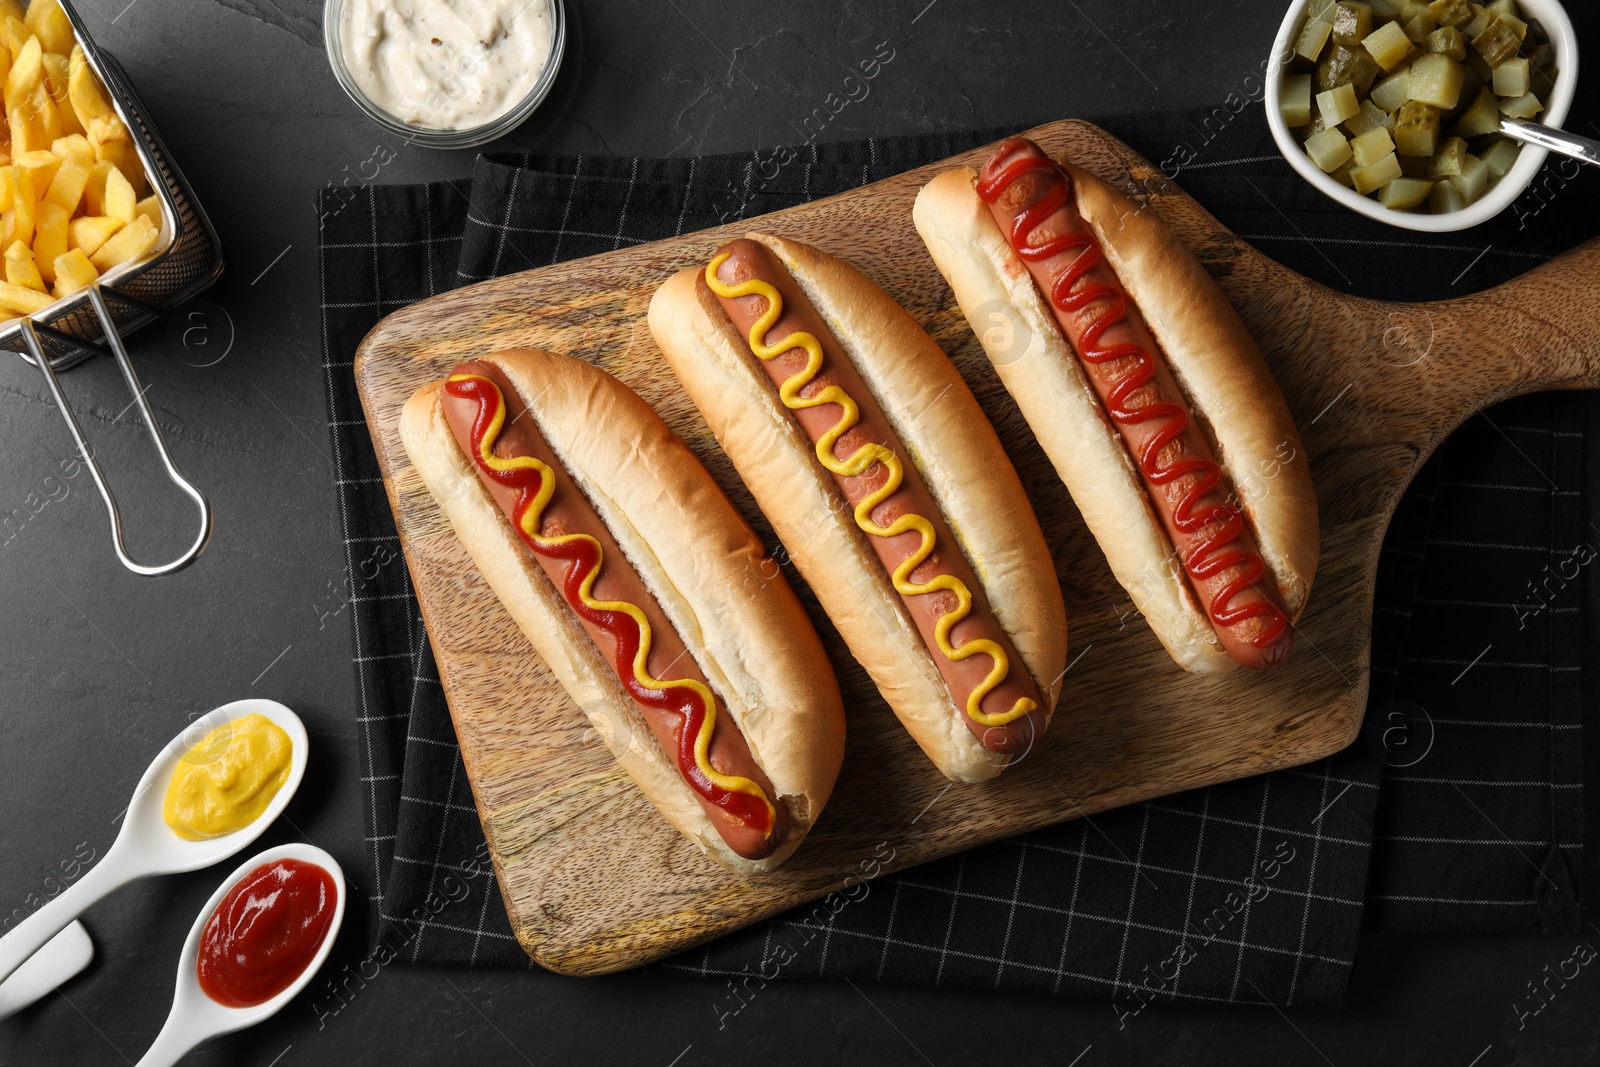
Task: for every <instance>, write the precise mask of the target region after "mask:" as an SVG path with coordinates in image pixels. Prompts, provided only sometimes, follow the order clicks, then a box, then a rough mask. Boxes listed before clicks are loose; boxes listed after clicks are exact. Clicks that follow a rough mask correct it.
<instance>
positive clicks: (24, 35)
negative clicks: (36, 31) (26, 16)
mask: <svg viewBox="0 0 1600 1067" xmlns="http://www.w3.org/2000/svg"><path fill="white" fill-rule="evenodd" d="M22 19H23V16H21V15H7V16H5V26H4V27H0V38H3V41H4V44H5V46H6V51H8V52H10V53H11V61H12V62H13V63H14V62H16V58H17V55H18V54H19V53H21V51H22V46H23V45H25V44H27V43H28V38H29V37H32V36H33V31H32V30H30V29H28V27H27V24H26V23H24V22H23V21H22Z"/></svg>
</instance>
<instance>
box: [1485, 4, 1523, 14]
mask: <svg viewBox="0 0 1600 1067" xmlns="http://www.w3.org/2000/svg"><path fill="white" fill-rule="evenodd" d="M1484 6H1485V7H1487V8H1488V9H1489V13H1490V14H1491V15H1510V16H1512V17H1513V18H1519V17H1521V15H1522V9H1521V8H1520V7H1518V6H1517V0H1490V2H1489V3H1488V4H1486V5H1484Z"/></svg>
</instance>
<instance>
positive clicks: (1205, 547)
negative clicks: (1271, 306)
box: [977, 146, 1289, 648]
mask: <svg viewBox="0 0 1600 1067" xmlns="http://www.w3.org/2000/svg"><path fill="white" fill-rule="evenodd" d="M1004 152H1005V146H1002V148H1001V150H1000V151H998V152H996V154H995V156H994V157H993V158H994V159H1003V158H1005V155H1004ZM991 166H992V163H991ZM1035 171H1048V172H1050V173H1051V174H1053V175H1054V176H1055V177H1057V178H1058V179H1059V181H1056V182H1052V183H1049V191H1048V192H1046V193H1045V195H1043V196H1041V197H1040V198H1039V199H1038V200H1037V201H1035V202H1034V203H1033V204H1032V205H1031V206H1029V207H1028V208H1027V210H1025V211H1023V212H1022V213H1021V214H1019V215H1018V216H1017V218H1016V221H1015V222H1014V223H1013V224H1012V226H1011V232H1010V233H1009V234H1007V235H1006V238H1007V240H1008V241H1009V242H1010V244H1011V248H1012V250H1013V251H1015V252H1016V254H1017V255H1018V256H1020V257H1021V258H1023V259H1026V260H1041V259H1049V258H1050V257H1052V256H1056V255H1060V254H1061V253H1062V252H1065V251H1068V250H1069V249H1073V248H1077V249H1081V251H1080V252H1079V253H1078V255H1077V257H1076V258H1074V259H1073V261H1072V262H1071V263H1070V264H1069V265H1068V266H1067V268H1066V269H1065V270H1063V271H1062V272H1061V275H1060V276H1059V277H1058V278H1056V280H1055V282H1054V283H1053V284H1052V285H1051V287H1050V300H1051V302H1052V303H1054V304H1055V306H1056V307H1058V308H1060V309H1061V310H1062V311H1065V312H1068V313H1074V314H1075V313H1077V312H1079V311H1082V310H1083V309H1085V308H1087V307H1089V306H1090V305H1091V304H1094V303H1095V302H1097V301H1104V302H1105V309H1104V310H1103V311H1101V312H1100V314H1099V315H1097V316H1096V317H1095V319H1094V321H1093V322H1091V323H1090V324H1089V325H1088V326H1087V327H1085V329H1084V331H1083V337H1082V340H1081V341H1080V342H1079V344H1078V346H1077V347H1078V354H1079V355H1080V356H1081V357H1082V358H1083V360H1084V362H1085V363H1093V364H1101V363H1110V362H1113V361H1115V360H1120V359H1130V360H1132V361H1133V365H1132V369H1130V370H1129V371H1128V372H1127V373H1126V374H1124V375H1123V376H1122V377H1121V378H1118V379H1117V380H1116V383H1115V384H1114V385H1113V386H1112V387H1111V389H1110V392H1109V395H1108V396H1107V397H1106V411H1107V414H1109V415H1110V416H1111V419H1112V421H1113V422H1116V423H1120V424H1123V425H1127V424H1130V423H1142V422H1145V421H1147V420H1149V419H1165V420H1167V421H1166V422H1165V424H1164V425H1162V426H1161V428H1160V429H1158V430H1156V432H1155V434H1154V436H1152V437H1151V438H1150V440H1149V442H1148V443H1146V445H1145V447H1144V449H1143V450H1142V451H1141V452H1140V453H1139V455H1138V456H1137V457H1136V458H1137V460H1138V463H1139V470H1140V471H1141V472H1142V473H1143V474H1144V476H1145V478H1146V479H1147V480H1148V481H1149V482H1150V484H1151V485H1167V484H1169V483H1171V482H1175V481H1177V480H1178V479H1180V478H1183V477H1185V476H1188V475H1193V476H1194V477H1193V480H1192V481H1190V483H1189V487H1188V489H1186V490H1185V491H1184V493H1183V496H1182V498H1181V499H1180V500H1179V502H1178V504H1177V506H1175V507H1174V508H1173V509H1172V521H1173V525H1175V526H1177V527H1178V529H1180V530H1182V531H1183V532H1184V533H1186V534H1190V535H1196V536H1199V535H1202V534H1203V533H1204V532H1205V531H1206V530H1208V529H1209V530H1210V531H1211V532H1210V534H1209V536H1202V537H1201V539H1200V540H1199V543H1198V544H1196V545H1195V546H1194V548H1193V550H1192V551H1191V552H1190V553H1189V556H1188V558H1187V559H1185V560H1184V561H1183V566H1184V569H1185V570H1187V571H1188V572H1189V576H1190V577H1191V578H1193V579H1195V580H1204V579H1207V578H1211V577H1214V576H1216V575H1218V574H1221V573H1222V572H1224V571H1226V570H1228V569H1229V568H1230V567H1238V568H1239V569H1240V570H1239V574H1238V576H1237V577H1235V578H1234V580H1233V581H1231V582H1228V583H1227V584H1226V585H1224V586H1223V588H1222V589H1221V590H1220V591H1219V592H1218V593H1217V595H1216V597H1214V598H1213V599H1212V601H1211V618H1212V621H1213V622H1214V623H1215V624H1217V625H1219V626H1233V625H1236V624H1238V623H1241V622H1244V621H1245V620H1247V619H1253V618H1257V617H1261V616H1265V617H1266V618H1267V622H1266V623H1265V624H1264V625H1263V626H1262V628H1261V630H1260V631H1259V632H1258V633H1257V634H1256V635H1255V636H1254V637H1252V638H1251V639H1250V643H1251V644H1252V645H1254V646H1255V647H1257V648H1265V647H1266V646H1268V645H1270V644H1272V643H1273V642H1274V641H1276V640H1278V638H1280V637H1282V636H1283V633H1284V631H1285V630H1287V629H1288V628H1289V619H1288V617H1287V616H1285V615H1284V613H1283V612H1282V611H1280V610H1279V609H1278V607H1277V605H1275V604H1273V603H1271V602H1270V601H1268V600H1267V599H1266V598H1262V599H1261V600H1257V601H1251V602H1249V603H1246V604H1241V605H1239V606H1238V607H1230V606H1229V605H1230V604H1231V602H1232V601H1233V599H1234V598H1235V597H1236V596H1238V595H1239V593H1240V592H1242V591H1243V590H1245V589H1248V588H1250V587H1251V586H1253V585H1255V584H1256V582H1258V581H1260V580H1261V577H1262V576H1263V575H1264V574H1265V573H1266V564H1265V563H1264V562H1262V559H1261V556H1260V555H1259V554H1257V553H1255V552H1249V551H1245V550H1243V549H1235V550H1234V551H1232V552H1224V551H1223V550H1224V549H1226V548H1227V547H1228V546H1229V545H1231V544H1233V542H1235V541H1237V540H1238V539H1239V535H1240V533H1242V532H1243V530H1244V516H1243V515H1242V514H1240V512H1239V509H1238V508H1236V507H1234V506H1233V505H1231V504H1228V503H1226V502H1221V503H1217V504H1213V505H1211V506H1209V507H1206V508H1204V509H1203V510H1201V503H1200V502H1201V501H1202V500H1204V499H1205V497H1206V496H1207V495H1208V494H1210V493H1211V492H1212V491H1213V490H1215V489H1216V488H1217V487H1219V486H1220V485H1221V484H1222V469H1221V468H1220V467H1218V466H1217V464H1216V462H1215V461H1214V460H1210V459H1207V458H1205V457H1203V456H1194V455H1189V454H1188V453H1187V449H1186V448H1184V447H1183V441H1182V437H1183V435H1184V432H1185V431H1186V430H1187V429H1188V427H1189V413H1188V411H1187V410H1185V408H1184V406H1183V405H1182V404H1178V403H1175V402H1173V401H1171V400H1159V399H1158V400H1153V401H1151V402H1150V403H1147V404H1142V405H1140V406H1138V407H1130V406H1129V404H1128V401H1129V398H1130V397H1132V396H1133V394H1134V393H1136V392H1137V391H1138V390H1139V389H1141V388H1143V387H1144V386H1146V385H1148V384H1150V382H1151V380H1152V379H1154V377H1155V361H1154V360H1153V359H1152V358H1151V356H1150V353H1148V352H1146V351H1145V350H1144V349H1143V348H1142V347H1140V346H1139V345H1136V344H1132V343H1124V344H1110V345H1106V344H1101V342H1100V338H1101V336H1102V335H1103V334H1104V333H1105V332H1106V331H1107V330H1109V329H1111V328H1112V327H1113V326H1115V325H1116V324H1117V323H1119V322H1121V321H1122V320H1123V319H1124V318H1125V317H1126V316H1127V313H1128V301H1127V298H1126V296H1125V295H1124V294H1123V293H1120V292H1118V291H1117V290H1116V289H1115V288H1113V287H1112V286H1109V285H1104V284H1094V283H1089V282H1083V277H1084V275H1085V274H1087V273H1088V272H1089V271H1091V270H1093V269H1094V268H1095V267H1097V266H1099V264H1100V262H1101V261H1102V260H1103V259H1104V258H1105V252H1104V251H1103V250H1102V249H1101V247H1100V245H1099V243H1098V242H1097V241H1096V240H1095V239H1094V236H1093V235H1092V234H1090V233H1087V232H1085V233H1063V234H1057V235H1055V236H1052V237H1049V238H1047V239H1046V240H1044V241H1042V242H1041V243H1039V244H1037V245H1034V244H1030V243H1029V238H1031V237H1032V236H1033V233H1034V231H1035V230H1036V229H1038V228H1039V227H1040V226H1041V225H1042V224H1043V223H1044V221H1045V220H1046V219H1047V218H1049V217H1050V216H1051V215H1052V214H1054V213H1055V212H1056V211H1057V210H1058V209H1060V208H1061V207H1062V206H1063V205H1065V204H1066V202H1067V198H1068V197H1069V196H1070V195H1071V190H1072V177H1071V175H1069V174H1067V173H1066V171H1064V170H1062V169H1061V168H1060V167H1058V166H1056V164H1055V162H1054V161H1052V160H1051V159H1049V158H1047V157H1043V156H1022V157H1019V158H1017V159H1014V160H1012V161H1011V162H1010V163H1009V164H1008V165H1006V166H1005V167H1002V168H1000V170H999V172H998V173H990V166H985V167H984V173H983V174H982V175H980V176H979V179H978V184H977V193H978V197H979V199H981V200H983V201H984V202H985V203H988V204H992V203H994V202H995V201H996V200H998V199H1000V197H1001V196H1002V195H1003V194H1004V193H1005V191H1006V189H1008V188H1009V187H1010V186H1011V184H1012V183H1013V182H1015V181H1016V180H1017V179H1018V178H1020V177H1022V176H1023V175H1024V174H1030V173H1033V172H1035ZM1080 282H1083V284H1080ZM1174 441H1176V442H1178V444H1179V448H1180V452H1179V455H1178V456H1177V457H1176V458H1174V459H1173V460H1172V462H1170V463H1168V464H1167V465H1166V466H1162V465H1161V462H1160V456H1161V452H1162V450H1163V449H1165V448H1167V447H1168V446H1169V445H1171V444H1172V443H1173V442H1174Z"/></svg>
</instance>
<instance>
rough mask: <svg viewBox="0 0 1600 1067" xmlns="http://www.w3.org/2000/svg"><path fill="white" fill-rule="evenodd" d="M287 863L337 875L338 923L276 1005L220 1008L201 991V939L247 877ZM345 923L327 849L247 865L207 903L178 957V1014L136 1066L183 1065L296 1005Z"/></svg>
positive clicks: (277, 851) (289, 848)
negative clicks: (205, 1045) (215, 1042)
mask: <svg viewBox="0 0 1600 1067" xmlns="http://www.w3.org/2000/svg"><path fill="white" fill-rule="evenodd" d="M283 859H290V860H300V861H302V862H305V863H314V864H316V865H317V866H318V867H321V868H323V869H324V870H326V871H327V872H328V873H329V874H331V875H332V876H333V884H334V905H333V921H332V922H331V923H329V924H328V933H327V936H325V937H324V938H323V939H322V944H321V945H320V946H318V948H317V952H316V955H314V956H312V957H311V962H310V963H308V964H306V969H305V970H303V971H301V972H300V976H299V977H298V978H296V979H295V980H294V982H293V983H292V984H291V985H290V986H289V987H288V988H287V989H285V990H284V991H283V992H282V993H279V994H278V995H277V996H275V997H273V998H272V999H271V1000H268V1001H264V1002H262V1003H260V1004H257V1005H255V1006H254V1007H250V1008H230V1007H228V1006H226V1005H223V1004H218V1003H217V1002H216V1001H214V1000H212V999H211V998H210V997H208V996H206V994H205V992H204V991H203V990H202V989H201V988H200V978H199V975H198V973H197V972H196V970H195V962H196V958H197V957H198V955H199V951H200V935H201V933H202V932H203V931H204V930H205V927H206V922H207V920H209V919H210V918H211V913H212V912H214V911H216V910H217V905H219V904H221V903H222V898H223V897H225V896H227V895H228V891H229V890H231V889H232V888H233V887H234V885H235V884H237V883H238V882H239V880H240V879H241V878H243V877H244V876H245V875H247V874H249V873H250V872H251V871H253V870H255V869H256V868H257V867H260V866H262V865H263V864H267V863H272V862H274V861H275V860H283ZM343 922H344V871H343V870H342V869H341V868H340V867H339V864H338V861H336V860H335V859H334V858H333V857H332V856H330V855H328V854H327V853H326V852H324V851H322V849H320V848H318V847H316V846H315V845H301V844H294V845H280V846H278V847H277V848H269V849H268V850H267V851H265V852H263V853H261V854H260V855H258V856H255V857H253V858H251V859H250V860H248V861H246V862H245V863H244V864H243V865H241V866H240V867H239V869H238V870H236V871H234V872H233V873H232V874H230V875H228V877H227V879H226V880H225V881H224V882H223V883H222V884H221V885H220V886H218V887H217V891H216V892H215V893H212V894H211V899H210V900H208V901H206V906H205V907H203V908H201V909H200V917H199V918H197V919H195V921H194V926H193V927H191V928H190V930H189V939H188V940H187V941H185V942H184V943H183V951H182V952H181V953H180V954H179V955H178V989H177V993H176V994H175V995H174V996H173V998H172V1012H171V1013H170V1014H169V1015H168V1016H167V1022H166V1025H165V1026H163V1027H162V1028H161V1032H160V1033H159V1034H157V1035H156V1040H155V1043H154V1044H153V1045H151V1046H150V1050H149V1051H148V1052H146V1053H145V1054H144V1057H143V1058H142V1059H141V1060H140V1061H139V1062H138V1064H137V1065H136V1067H168V1065H170V1064H174V1063H177V1062H178V1061H179V1060H181V1059H182V1058H183V1057H184V1056H185V1055H187V1054H188V1052H189V1050H191V1049H193V1048H194V1047H195V1046H196V1045H199V1044H201V1043H202V1042H205V1041H209V1040H211V1039H212V1038H214V1037H221V1036H222V1035H223V1034H231V1033H233V1032H234V1031H235V1030H243V1029H244V1028H245V1027H247V1026H254V1025H255V1024H256V1023H259V1022H261V1021H262V1020H264V1019H267V1018H269V1017H271V1016H273V1015H276V1014H277V1013H278V1010H279V1009H280V1008H282V1007H283V1006H284V1005H285V1004H287V1003H289V1001H291V1000H293V999H294V998H295V996H296V995H297V994H298V993H299V992H300V991H301V990H302V989H304V988H305V987H306V984H307V983H308V982H310V981H311V979H312V978H314V977H315V976H316V973H317V971H318V970H320V969H321V968H322V964H323V961H325V960H326V959H327V958H328V953H329V952H331V951H332V950H333V942H334V939H335V938H337V937H338V936H339V926H340V924H342V923H343Z"/></svg>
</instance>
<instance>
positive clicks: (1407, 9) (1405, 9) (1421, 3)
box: [1395, 0, 1438, 22]
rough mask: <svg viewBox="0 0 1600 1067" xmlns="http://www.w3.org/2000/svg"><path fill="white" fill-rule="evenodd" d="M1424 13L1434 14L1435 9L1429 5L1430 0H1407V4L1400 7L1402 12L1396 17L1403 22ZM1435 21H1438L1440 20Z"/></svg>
mask: <svg viewBox="0 0 1600 1067" xmlns="http://www.w3.org/2000/svg"><path fill="white" fill-rule="evenodd" d="M1423 14H1427V15H1431V14H1433V9H1432V8H1430V7H1428V0H1406V2H1405V4H1404V5H1403V6H1402V7H1401V8H1400V14H1399V15H1397V16H1395V17H1396V18H1398V19H1399V20H1400V21H1401V22H1410V21H1411V20H1412V19H1414V18H1416V17H1417V16H1418V15H1423ZM1434 21H1436V22H1437V21H1438V20H1437V19H1436V20H1434Z"/></svg>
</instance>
